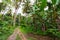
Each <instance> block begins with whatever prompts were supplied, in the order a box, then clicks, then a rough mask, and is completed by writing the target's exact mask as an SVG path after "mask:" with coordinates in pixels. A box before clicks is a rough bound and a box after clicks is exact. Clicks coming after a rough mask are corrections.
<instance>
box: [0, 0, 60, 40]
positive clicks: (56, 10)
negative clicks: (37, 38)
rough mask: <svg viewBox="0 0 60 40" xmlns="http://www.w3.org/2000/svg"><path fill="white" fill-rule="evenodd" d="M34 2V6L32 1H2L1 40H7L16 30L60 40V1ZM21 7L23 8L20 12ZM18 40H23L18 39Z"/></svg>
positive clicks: (0, 3)
mask: <svg viewBox="0 0 60 40" xmlns="http://www.w3.org/2000/svg"><path fill="white" fill-rule="evenodd" d="M32 2H33V4H31V2H30V0H1V2H0V40H7V38H8V37H9V36H10V35H11V34H12V33H13V32H14V29H15V28H19V29H20V31H21V32H22V33H24V34H29V33H31V34H35V35H42V36H49V37H51V38H52V39H53V40H60V0H33V1H32ZM21 7H23V8H22V9H21V10H19V8H21ZM18 11H19V12H18ZM20 11H21V12H20ZM16 40H21V39H19V37H17V39H16ZM29 40H33V39H32V38H29ZM41 40H42V39H41Z"/></svg>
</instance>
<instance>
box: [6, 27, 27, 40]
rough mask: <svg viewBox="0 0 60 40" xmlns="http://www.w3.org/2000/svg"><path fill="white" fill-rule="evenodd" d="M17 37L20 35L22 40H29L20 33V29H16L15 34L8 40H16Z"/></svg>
mask: <svg viewBox="0 0 60 40" xmlns="http://www.w3.org/2000/svg"><path fill="white" fill-rule="evenodd" d="M17 35H19V37H20V38H21V39H22V40H27V38H26V37H25V35H23V33H21V32H20V30H19V28H16V29H15V30H14V32H13V34H12V35H10V36H9V37H8V39H7V40H16V37H17Z"/></svg>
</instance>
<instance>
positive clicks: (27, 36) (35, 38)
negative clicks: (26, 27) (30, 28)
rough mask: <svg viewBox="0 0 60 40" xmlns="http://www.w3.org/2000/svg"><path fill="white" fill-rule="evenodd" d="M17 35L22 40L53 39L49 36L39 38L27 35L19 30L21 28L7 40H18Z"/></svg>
mask: <svg viewBox="0 0 60 40" xmlns="http://www.w3.org/2000/svg"><path fill="white" fill-rule="evenodd" d="M17 35H19V37H20V38H21V39H22V40H27V39H28V38H29V37H32V38H33V39H34V40H52V38H50V37H48V36H39V35H34V34H31V33H30V34H26V35H25V34H23V33H22V32H21V31H20V30H19V28H16V29H15V30H14V32H13V34H12V35H10V36H9V37H8V39H7V40H16V37H17Z"/></svg>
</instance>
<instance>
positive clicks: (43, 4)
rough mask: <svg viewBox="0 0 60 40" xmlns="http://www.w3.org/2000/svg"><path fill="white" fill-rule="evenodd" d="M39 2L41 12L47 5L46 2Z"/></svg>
mask: <svg viewBox="0 0 60 40" xmlns="http://www.w3.org/2000/svg"><path fill="white" fill-rule="evenodd" d="M41 2H42V3H41V10H44V8H45V7H46V5H47V0H42V1H41Z"/></svg>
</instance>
